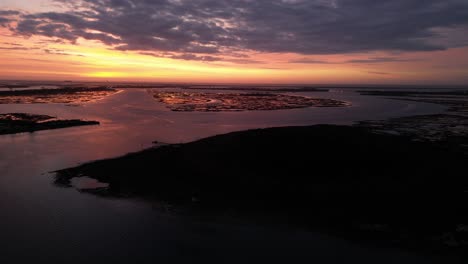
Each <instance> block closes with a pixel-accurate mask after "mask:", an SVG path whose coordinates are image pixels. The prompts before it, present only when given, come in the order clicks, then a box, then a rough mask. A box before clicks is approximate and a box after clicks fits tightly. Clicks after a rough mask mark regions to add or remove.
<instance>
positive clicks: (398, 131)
mask: <svg viewBox="0 0 468 264" xmlns="http://www.w3.org/2000/svg"><path fill="white" fill-rule="evenodd" d="M360 93H361V94H363V95H373V96H389V97H390V98H391V99H396V100H404V101H415V102H423V103H433V104H439V105H443V106H446V107H447V111H446V112H445V113H442V114H435V115H420V116H410V117H401V118H393V119H389V120H370V121H362V122H359V124H358V126H362V127H367V128H371V129H372V130H373V131H375V132H378V133H388V134H393V135H403V136H406V137H408V138H411V139H412V140H416V141H425V142H432V143H433V144H437V145H439V146H441V147H445V148H450V149H454V150H455V149H457V150H460V151H464V152H465V153H468V91H443V92H413V91H361V92H360ZM395 96H397V97H395Z"/></svg>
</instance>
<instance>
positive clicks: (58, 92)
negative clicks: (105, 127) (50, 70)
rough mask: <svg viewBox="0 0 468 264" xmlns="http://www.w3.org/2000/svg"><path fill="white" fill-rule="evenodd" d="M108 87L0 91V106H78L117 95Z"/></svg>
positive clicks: (114, 90) (115, 91)
mask: <svg viewBox="0 0 468 264" xmlns="http://www.w3.org/2000/svg"><path fill="white" fill-rule="evenodd" d="M117 92H118V90H116V89H112V88H109V87H104V86H103V87H61V88H58V89H34V90H11V91H0V104H48V103H55V104H71V103H73V104H79V103H87V102H91V101H95V100H99V99H102V98H104V97H107V96H109V95H112V94H115V93H117Z"/></svg>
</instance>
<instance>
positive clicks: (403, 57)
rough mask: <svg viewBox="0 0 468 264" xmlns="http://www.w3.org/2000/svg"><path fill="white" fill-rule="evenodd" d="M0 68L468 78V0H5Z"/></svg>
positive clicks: (120, 75)
mask: <svg viewBox="0 0 468 264" xmlns="http://www.w3.org/2000/svg"><path fill="white" fill-rule="evenodd" d="M0 61H1V63H0V79H8V80H23V79H36V80H108V81H111V80H120V81H150V82H190V83H297V84H298V83H303V84H418V85H421V84H422V85H428V84H431V85H442V84H446V85H468V1H467V0H426V1H421V0H392V1H378V0H151V1H150V0H76V1H67V0H0Z"/></svg>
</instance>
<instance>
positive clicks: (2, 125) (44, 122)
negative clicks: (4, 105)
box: [0, 113, 99, 135]
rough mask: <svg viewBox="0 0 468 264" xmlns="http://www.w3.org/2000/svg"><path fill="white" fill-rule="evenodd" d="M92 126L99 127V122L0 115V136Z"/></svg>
mask: <svg viewBox="0 0 468 264" xmlns="http://www.w3.org/2000/svg"><path fill="white" fill-rule="evenodd" d="M90 125H99V122H97V121H83V120H79V119H73V120H58V119H56V118H55V117H52V116H47V115H33V114H24V113H9V114H0V135H7V134H18V133H32V132H35V131H41V130H51V129H60V128H67V127H75V126H90Z"/></svg>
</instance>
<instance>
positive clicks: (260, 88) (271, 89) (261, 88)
mask: <svg viewBox="0 0 468 264" xmlns="http://www.w3.org/2000/svg"><path fill="white" fill-rule="evenodd" d="M183 89H186V90H214V91H258V92H289V93H299V92H328V91H330V89H325V88H317V87H300V86H298V87H294V86H291V87H276V86H256V87H249V86H225V87H216V86H188V87H183Z"/></svg>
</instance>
